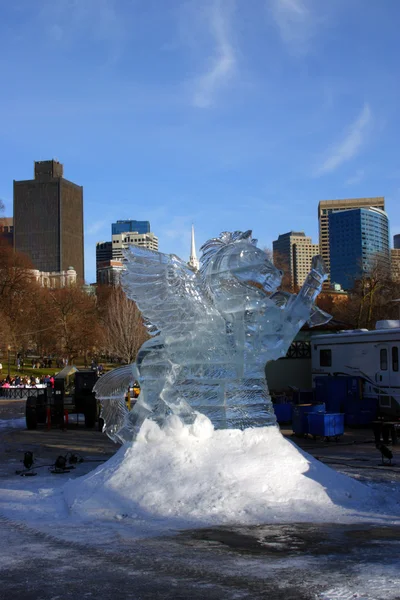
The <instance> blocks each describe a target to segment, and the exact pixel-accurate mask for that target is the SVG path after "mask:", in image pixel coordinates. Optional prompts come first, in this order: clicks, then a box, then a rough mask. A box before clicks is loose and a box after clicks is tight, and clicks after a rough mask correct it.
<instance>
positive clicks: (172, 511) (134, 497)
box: [64, 415, 384, 527]
mask: <svg viewBox="0 0 400 600" xmlns="http://www.w3.org/2000/svg"><path fill="white" fill-rule="evenodd" d="M376 494H377V493H376V492H373V491H372V490H371V489H370V488H368V486H366V485H364V484H362V483H359V482H357V481H355V480H354V479H351V478H350V477H346V476H345V475H341V474H339V473H337V472H336V471H334V470H332V469H331V468H329V467H327V466H326V465H324V464H322V463H321V462H319V461H318V460H316V459H314V458H313V457H312V456H310V455H309V454H307V453H306V452H303V451H301V450H299V449H298V448H297V446H295V445H294V444H293V443H292V442H290V441H288V440H286V439H285V438H284V437H283V436H282V434H281V433H280V431H279V429H278V428H277V427H274V426H272V427H264V428H256V429H246V430H244V431H239V430H236V429H225V430H219V431H214V429H213V426H212V424H211V422H210V421H209V419H208V418H207V417H205V416H204V415H198V417H197V419H196V420H195V422H194V423H193V425H190V426H189V425H183V424H182V422H181V421H180V420H179V419H178V418H177V417H170V418H169V419H168V420H167V422H166V423H165V425H164V427H163V428H162V429H161V428H160V427H159V426H158V425H157V424H156V423H154V422H152V421H145V423H144V424H143V426H142V428H141V430H140V433H139V436H138V438H137V440H136V442H134V443H133V444H127V445H125V446H123V447H122V448H121V449H120V450H119V451H118V452H117V453H116V454H115V456H113V457H112V458H111V459H110V460H109V461H107V463H105V464H104V465H102V466H100V467H98V468H97V469H96V470H95V471H92V472H91V473H89V474H88V475H85V476H84V477H82V478H80V479H78V480H75V481H71V482H69V483H68V484H67V485H66V486H65V488H64V496H65V499H66V501H67V504H68V506H69V509H70V510H71V511H72V513H75V514H76V515H80V516H81V517H86V518H87V517H99V518H106V519H121V518H133V519H135V520H136V522H137V521H138V520H142V521H147V522H150V521H153V523H154V520H156V521H158V522H159V521H160V520H163V519H167V520H168V523H169V524H170V526H172V525H175V526H178V527H179V526H183V525H186V526H187V525H189V524H190V525H193V526H199V525H211V524H228V523H229V524H238V523H240V524H258V523H268V522H271V521H275V522H276V521H279V522H288V521H313V522H318V521H326V520H329V521H334V520H337V521H342V522H343V521H346V520H354V519H355V518H356V514H355V513H357V512H358V513H359V516H360V513H363V514H364V515H365V511H368V507H369V506H370V508H371V510H372V509H374V510H375V512H376V509H377V506H379V504H380V506H381V508H382V498H380V497H379V499H377V498H376ZM374 497H375V500H374ZM373 504H375V506H374V507H373ZM383 504H384V502H383ZM356 520H357V518H356Z"/></svg>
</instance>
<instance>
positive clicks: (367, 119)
mask: <svg viewBox="0 0 400 600" xmlns="http://www.w3.org/2000/svg"><path fill="white" fill-rule="evenodd" d="M371 121H372V112H371V109H370V107H369V105H368V104H364V107H363V109H362V111H361V113H360V114H359V116H358V117H357V119H356V120H355V121H354V122H353V123H352V124H351V125H350V127H349V128H348V131H347V133H346V134H345V136H344V137H343V139H342V141H340V142H339V143H337V144H335V145H334V146H332V147H331V148H330V149H329V150H328V152H327V156H326V158H325V160H324V162H323V163H322V164H321V165H320V166H319V167H318V168H317V169H316V170H315V173H314V175H315V176H316V177H318V176H320V175H325V174H326V173H330V172H332V171H335V170H336V169H337V168H338V167H339V166H340V165H341V164H343V163H344V162H347V161H348V160H351V159H352V158H354V157H355V156H356V155H357V154H358V153H359V152H360V150H361V148H362V146H363V144H364V143H365V139H366V135H367V132H368V129H369V126H370V124H371Z"/></svg>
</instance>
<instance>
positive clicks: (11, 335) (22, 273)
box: [0, 240, 147, 362]
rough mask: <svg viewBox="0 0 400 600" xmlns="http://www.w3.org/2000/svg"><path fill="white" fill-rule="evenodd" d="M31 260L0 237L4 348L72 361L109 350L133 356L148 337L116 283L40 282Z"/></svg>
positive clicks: (0, 323)
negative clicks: (88, 286) (91, 291)
mask: <svg viewBox="0 0 400 600" xmlns="http://www.w3.org/2000/svg"><path fill="white" fill-rule="evenodd" d="M30 269H32V264H31V263H30V261H29V259H27V258H26V257H25V256H24V255H22V254H19V253H18V252H14V251H13V248H11V247H10V246H9V245H7V244H5V243H4V242H3V243H2V242H1V240H0V340H1V342H0V343H1V346H2V350H3V351H4V350H5V349H6V348H7V347H11V348H12V350H13V352H21V353H25V352H26V351H27V350H28V349H29V350H33V351H34V353H35V354H37V355H40V356H46V355H56V356H60V357H65V358H68V359H69V360H70V361H71V362H72V361H73V360H75V359H76V358H77V357H78V356H85V357H88V356H93V355H96V354H98V355H104V354H105V355H108V356H113V357H115V358H118V359H121V360H122V361H124V362H131V361H133V360H134V359H135V357H136V354H137V351H138V349H139V348H140V346H141V345H142V343H143V342H144V341H145V340H146V338H147V333H146V329H145V328H144V326H143V323H142V319H141V316H140V313H139V311H138V309H137V307H136V305H135V303H134V302H132V301H131V300H129V299H128V298H126V296H125V294H124V293H123V291H122V290H121V289H120V288H110V287H104V288H103V289H102V288H98V289H97V293H96V295H88V294H87V293H86V291H84V290H83V289H82V288H81V287H80V286H78V285H77V286H71V287H68V288H63V289H48V288H42V287H40V285H39V284H38V283H37V282H36V281H35V280H34V279H33V278H32V274H31V272H30Z"/></svg>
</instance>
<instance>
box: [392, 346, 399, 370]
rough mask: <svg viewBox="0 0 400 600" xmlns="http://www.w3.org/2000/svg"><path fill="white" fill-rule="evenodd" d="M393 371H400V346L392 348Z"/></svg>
mask: <svg viewBox="0 0 400 600" xmlns="http://www.w3.org/2000/svg"><path fill="white" fill-rule="evenodd" d="M392 369H393V371H398V370H399V348H398V346H393V348H392Z"/></svg>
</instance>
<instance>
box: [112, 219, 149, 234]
mask: <svg viewBox="0 0 400 600" xmlns="http://www.w3.org/2000/svg"><path fill="white" fill-rule="evenodd" d="M127 231H136V232H137V233H150V221H133V220H132V219H128V220H125V221H117V222H116V223H112V225H111V235H116V234H118V233H126V232H127Z"/></svg>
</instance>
